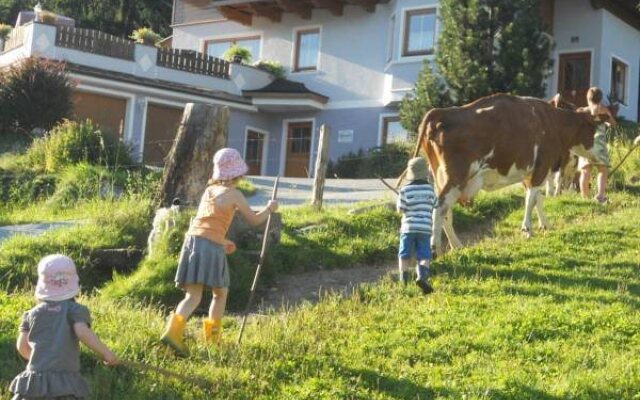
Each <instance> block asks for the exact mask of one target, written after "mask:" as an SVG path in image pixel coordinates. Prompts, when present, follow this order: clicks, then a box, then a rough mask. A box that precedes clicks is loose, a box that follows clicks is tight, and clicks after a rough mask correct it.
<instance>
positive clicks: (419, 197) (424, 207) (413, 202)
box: [397, 181, 436, 235]
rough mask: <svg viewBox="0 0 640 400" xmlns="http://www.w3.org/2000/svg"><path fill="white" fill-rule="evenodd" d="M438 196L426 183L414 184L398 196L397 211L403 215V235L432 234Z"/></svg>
mask: <svg viewBox="0 0 640 400" xmlns="http://www.w3.org/2000/svg"><path fill="white" fill-rule="evenodd" d="M435 204H436V194H435V192H434V191H433V187H432V186H431V185H430V184H429V183H428V182H426V181H418V182H412V183H410V184H408V185H406V186H404V187H403V188H402V189H400V194H399V195H398V202H397V209H398V211H399V212H401V213H402V225H401V226H400V232H402V233H409V232H411V233H414V232H415V233H427V234H429V235H430V234H431V228H432V216H433V207H434V206H435Z"/></svg>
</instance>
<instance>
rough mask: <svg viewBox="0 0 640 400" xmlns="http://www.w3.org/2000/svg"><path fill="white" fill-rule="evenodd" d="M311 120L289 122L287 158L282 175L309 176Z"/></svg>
mask: <svg viewBox="0 0 640 400" xmlns="http://www.w3.org/2000/svg"><path fill="white" fill-rule="evenodd" d="M311 130H312V124H311V122H296V123H291V124H289V127H288V130H287V143H286V144H287V159H286V166H285V171H284V175H285V176H291V177H303V178H307V177H309V175H310V174H309V160H310V158H311V137H312V132H311Z"/></svg>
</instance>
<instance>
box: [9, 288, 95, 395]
mask: <svg viewBox="0 0 640 400" xmlns="http://www.w3.org/2000/svg"><path fill="white" fill-rule="evenodd" d="M76 322H84V323H86V324H87V325H91V316H90V315H89V310H88V309H87V307H85V306H83V305H81V304H78V303H76V302H75V301H73V300H65V301H51V302H43V303H40V304H38V305H37V306H35V307H34V308H32V309H31V310H29V311H28V312H26V313H25V314H24V316H23V318H22V324H21V325H20V331H21V332H23V333H27V334H28V335H29V344H30V345H31V349H32V350H31V359H30V360H29V363H28V364H27V368H26V370H25V371H24V372H22V373H21V374H19V375H18V376H16V377H15V378H14V379H13V382H11V386H10V390H11V392H12V393H14V397H13V400H35V399H65V400H66V399H74V398H75V399H84V398H86V397H89V394H90V389H89V384H88V383H87V381H86V380H85V379H84V378H83V377H82V376H81V375H80V343H79V340H78V337H77V336H76V334H75V332H74V330H73V324H74V323H76Z"/></svg>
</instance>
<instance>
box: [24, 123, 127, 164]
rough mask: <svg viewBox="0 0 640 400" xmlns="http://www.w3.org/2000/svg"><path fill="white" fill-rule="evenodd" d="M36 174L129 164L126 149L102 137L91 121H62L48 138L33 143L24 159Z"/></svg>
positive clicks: (107, 137) (112, 140)
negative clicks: (72, 167)
mask: <svg viewBox="0 0 640 400" xmlns="http://www.w3.org/2000/svg"><path fill="white" fill-rule="evenodd" d="M24 162H25V164H26V165H27V166H28V167H30V168H32V169H35V170H37V171H45V172H54V171H58V170H60V169H61V168H62V167H64V166H66V165H72V164H76V163H80V162H85V163H90V164H100V165H108V166H119V165H130V164H131V163H132V161H131V156H130V155H129V150H128V149H127V148H126V146H125V145H124V144H123V143H121V142H120V141H117V140H115V139H113V138H112V137H111V136H109V135H106V134H103V133H102V131H100V129H99V127H98V126H96V125H94V124H93V123H92V122H91V121H90V120H86V121H84V122H76V121H69V120H67V121H64V122H63V123H62V124H60V125H58V126H56V127H55V128H54V129H53V130H52V131H51V132H50V133H49V134H48V135H46V136H45V137H43V138H39V139H36V140H35V141H34V142H33V144H32V145H31V147H30V148H29V149H28V150H27V152H26V154H25V156H24Z"/></svg>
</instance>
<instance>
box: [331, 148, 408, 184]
mask: <svg viewBox="0 0 640 400" xmlns="http://www.w3.org/2000/svg"><path fill="white" fill-rule="evenodd" d="M411 150H412V146H411V145H409V144H408V143H390V144H387V145H384V146H381V147H374V148H372V149H369V150H368V151H367V152H365V151H363V150H362V149H361V150H358V152H357V153H354V152H349V153H347V154H345V155H343V156H342V157H340V158H338V160H337V161H336V162H331V163H329V169H328V172H327V175H328V176H329V177H334V176H335V177H338V178H345V179H364V178H375V177H377V176H381V177H383V178H395V177H398V176H400V174H402V172H403V171H404V169H405V168H406V166H407V161H408V160H409V157H410V154H411Z"/></svg>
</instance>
